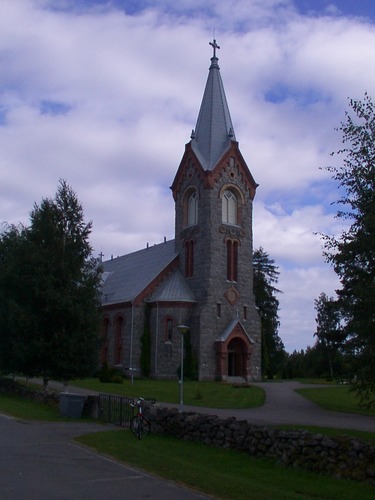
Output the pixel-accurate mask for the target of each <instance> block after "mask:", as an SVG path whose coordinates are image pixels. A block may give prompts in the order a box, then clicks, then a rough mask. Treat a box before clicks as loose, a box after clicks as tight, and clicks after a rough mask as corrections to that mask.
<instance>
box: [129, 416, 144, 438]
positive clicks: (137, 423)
mask: <svg viewBox="0 0 375 500" xmlns="http://www.w3.org/2000/svg"><path fill="white" fill-rule="evenodd" d="M141 426H142V421H141V419H140V418H139V417H138V416H137V415H135V416H134V417H133V418H132V419H131V420H130V430H131V431H132V433H133V434H135V435H136V436H137V438H138V439H141Z"/></svg>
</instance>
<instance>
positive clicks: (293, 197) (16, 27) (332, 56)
mask: <svg viewBox="0 0 375 500" xmlns="http://www.w3.org/2000/svg"><path fill="white" fill-rule="evenodd" d="M124 5H125V10H122V8H123V6H124ZM132 5H133V4H128V3H127V2H125V3H124V2H120V1H117V0H113V1H111V2H105V3H104V2H95V3H92V4H91V5H90V2H88V1H85V2H84V3H80V2H78V1H74V2H73V1H72V0H61V1H58V0H3V2H1V4H0V54H1V58H0V210H1V220H6V221H9V222H17V221H19V220H21V221H23V222H25V223H26V222H27V220H28V214H29V212H30V210H31V208H32V205H33V203H34V201H37V202H39V201H40V200H41V199H42V198H43V197H47V196H52V195H53V194H54V192H55V190H56V187H57V183H58V180H59V179H60V178H64V179H66V180H67V181H68V183H69V184H70V185H71V186H72V187H73V189H74V190H75V191H76V192H77V194H78V197H79V199H80V201H81V202H82V204H83V206H84V209H85V213H86V216H87V218H88V219H92V220H93V223H94V227H93V234H92V239H93V244H94V247H95V249H96V251H97V252H99V251H103V253H104V254H105V255H106V257H109V256H110V255H112V254H113V255H119V254H123V253H127V252H129V251H133V250H137V249H139V248H142V247H144V246H145V245H146V244H147V242H149V243H150V244H154V243H155V242H159V241H162V239H163V237H164V236H166V237H167V238H168V239H170V238H171V237H173V233H174V205H173V199H172V195H171V192H170V190H169V186H170V185H171V183H172V181H173V178H174V175H175V173H176V170H177V167H178V165H179V162H180V159H181V156H182V154H183V151H184V144H185V143H186V142H188V141H189V136H190V132H191V129H192V128H194V127H195V121H196V119H197V116H198V111H199V106H200V102H201V98H202V95H203V89H204V85H205V82H206V78H207V74H208V67H209V58H210V57H211V48H210V47H209V45H208V42H209V41H210V40H211V39H212V33H213V29H214V28H216V38H217V40H218V43H219V45H220V46H221V49H220V51H219V58H220V66H221V72H222V77H223V81H224V86H225V89H226V94H227V98H228V102H229V107H230V110H231V114H232V120H233V122H234V127H235V132H236V136H237V139H238V140H239V142H240V148H241V151H242V153H243V155H244V157H245V159H246V161H247V163H248V165H249V167H250V169H251V171H252V173H253V175H254V178H255V180H256V181H257V182H258V183H259V184H260V186H259V188H258V191H257V195H256V199H255V209H254V235H255V245H256V246H260V245H262V246H263V247H264V249H265V250H266V251H267V252H268V253H269V254H270V256H271V257H272V258H274V259H275V260H276V264H277V265H280V269H281V271H282V274H281V276H280V280H281V281H280V288H281V289H283V291H284V294H283V298H282V301H281V304H282V308H283V309H282V313H281V314H282V316H281V317H282V329H281V332H282V335H285V336H286V338H285V339H283V340H284V342H285V344H286V345H287V346H296V347H305V346H306V342H307V340H306V339H307V337H308V331H309V330H310V332H311V334H312V333H313V329H314V328H315V325H314V321H312V319H311V318H312V317H313V315H314V312H313V302H311V301H313V298H312V293H316V296H318V295H319V293H320V292H321V291H325V290H324V288H323V286H320V285H325V286H327V288H328V287H329V285H330V283H333V282H334V277H333V276H332V271H331V270H330V268H329V267H328V266H327V265H326V264H324V263H323V258H322V249H321V242H320V241H319V238H318V237H317V236H315V235H314V232H323V233H329V234H331V233H333V234H338V232H339V230H340V226H339V224H338V221H336V220H335V219H333V215H332V210H333V209H332V207H330V206H329V203H330V202H331V201H333V200H335V199H336V197H337V191H336V187H335V186H334V185H333V184H332V183H330V182H329V180H328V177H327V173H326V172H324V171H321V170H319V167H324V166H325V165H327V164H329V163H331V162H332V159H331V158H330V156H329V154H330V152H331V151H334V150H336V149H337V148H338V146H339V142H340V136H339V135H338V134H337V133H336V132H334V127H337V126H338V125H339V123H340V120H342V119H343V118H344V110H345V109H346V108H347V97H359V98H361V97H362V96H363V93H364V91H365V90H366V89H367V90H369V91H371V89H372V88H373V87H374V84H375V69H374V67H373V66H372V65H371V64H369V61H371V60H372V52H371V48H372V47H373V46H374V44H375V29H374V25H373V24H371V23H370V22H364V21H361V20H359V19H357V18H349V17H345V16H342V15H341V16H338V15H337V12H334V11H331V12H330V15H329V16H325V15H320V16H319V17H318V16H314V15H312V14H311V15H308V16H307V15H306V16H304V15H301V14H298V11H297V9H296V7H295V4H294V2H293V1H291V0H267V1H266V0H252V1H248V0H232V1H229V2H222V1H221V0H204V1H203V0H199V1H197V2H194V3H192V2H190V1H189V2H188V1H187V0H186V1H185V0H183V1H181V2H175V1H172V0H168V1H167V0H166V1H151V0H145V1H144V2H142V3H140V2H138V3H137V4H134V5H133V9H135V8H136V6H137V5H142V6H143V10H142V9H139V11H138V12H137V13H136V14H134V15H132V14H131V13H129V12H130V11H129V9H130V7H131V6H132ZM126 9H128V13H127V12H126ZM323 14H324V13H323ZM332 14H333V15H332ZM303 273H306V274H305V275H304V274H303ZM308 282H309V283H313V285H312V286H310V287H308V286H306V287H304V284H305V283H308ZM334 287H335V286H334V285H333V286H332V289H333V288H334ZM295 290H298V291H299V292H298V294H295ZM298 301H299V302H298ZM296 304H298V307H297V306H296ZM301 331H303V332H304V333H303V335H301ZM308 343H311V342H310V341H308Z"/></svg>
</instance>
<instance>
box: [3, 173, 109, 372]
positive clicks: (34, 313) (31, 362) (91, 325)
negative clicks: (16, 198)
mask: <svg viewBox="0 0 375 500" xmlns="http://www.w3.org/2000/svg"><path fill="white" fill-rule="evenodd" d="M30 221H31V224H30V227H28V228H23V227H20V228H17V227H13V226H11V227H6V229H5V230H4V231H3V233H2V235H1V237H0V259H1V260H0V266H1V268H0V274H1V279H0V295H1V299H2V301H1V302H2V306H1V316H0V343H1V352H2V355H1V360H0V361H1V368H2V369H3V370H5V371H8V372H9V371H17V372H22V373H24V374H26V375H29V376H35V375H38V376H43V377H44V379H45V380H48V379H50V378H54V379H58V380H69V379H71V378H77V377H81V376H86V375H89V374H91V373H92V371H93V370H94V369H95V368H96V366H97V360H98V349H99V333H98V324H99V321H98V306H99V303H100V296H99V289H100V288H99V286H100V276H101V270H100V268H99V267H98V262H97V260H96V259H94V258H93V257H92V248H91V246H90V243H89V235H90V233H91V227H92V224H91V223H85V222H84V214H83V208H82V206H81V204H80V203H79V201H78V199H77V196H76V194H75V193H74V191H73V190H72V189H71V188H70V187H69V186H68V185H67V183H66V182H65V181H60V184H59V186H58V189H57V192H56V195H55V198H54V199H48V198H46V199H43V200H42V202H41V204H40V205H37V204H35V205H34V208H33V210H32V212H31V214H30Z"/></svg>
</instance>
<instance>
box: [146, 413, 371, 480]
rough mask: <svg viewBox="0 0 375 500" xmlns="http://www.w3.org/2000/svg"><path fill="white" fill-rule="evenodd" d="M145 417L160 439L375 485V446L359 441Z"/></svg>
mask: <svg viewBox="0 0 375 500" xmlns="http://www.w3.org/2000/svg"><path fill="white" fill-rule="evenodd" d="M148 415H149V417H150V420H151V421H152V431H153V432H155V433H158V434H166V435H170V436H174V437H177V438H179V439H184V440H189V441H198V442H201V443H203V444H206V445H208V446H215V447H220V448H232V449H234V450H238V451H242V452H245V453H248V454H249V455H251V456H254V457H267V458H271V459H275V460H276V461H277V462H280V463H283V464H285V465H291V466H295V467H301V468H303V469H306V470H309V471H313V472H317V473H323V474H329V475H332V476H334V477H337V478H348V479H354V480H357V481H369V482H371V483H373V484H374V486H375V446H372V445H370V444H367V443H364V442H362V441H359V440H357V439H352V438H349V437H335V438H333V437H327V436H323V435H321V434H312V433H310V432H306V431H302V430H288V431H284V430H280V429H275V428H268V427H261V426H255V425H251V424H250V423H249V422H247V421H238V420H236V419H235V418H226V419H222V418H219V417H216V416H211V415H202V414H197V413H188V412H179V411H178V410H177V409H174V408H173V409H171V408H163V407H159V406H155V407H153V408H151V409H149V413H148Z"/></svg>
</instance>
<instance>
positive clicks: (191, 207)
mask: <svg viewBox="0 0 375 500" xmlns="http://www.w3.org/2000/svg"><path fill="white" fill-rule="evenodd" d="M197 223H198V194H197V192H196V191H193V192H192V193H191V195H190V196H189V199H188V203H187V225H188V226H194V225H195V224H197Z"/></svg>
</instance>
